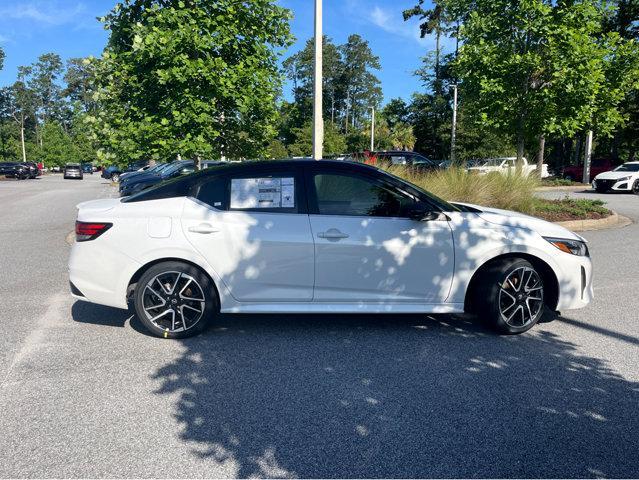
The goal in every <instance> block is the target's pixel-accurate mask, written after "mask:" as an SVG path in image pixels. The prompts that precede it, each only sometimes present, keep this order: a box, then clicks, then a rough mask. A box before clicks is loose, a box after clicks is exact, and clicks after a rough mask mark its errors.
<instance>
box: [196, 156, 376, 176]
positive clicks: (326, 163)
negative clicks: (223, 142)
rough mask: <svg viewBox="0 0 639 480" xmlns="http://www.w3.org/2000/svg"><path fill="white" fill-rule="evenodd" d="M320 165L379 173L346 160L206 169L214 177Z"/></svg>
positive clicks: (286, 161)
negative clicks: (224, 174)
mask: <svg viewBox="0 0 639 480" xmlns="http://www.w3.org/2000/svg"><path fill="white" fill-rule="evenodd" d="M313 165H322V166H323V167H330V168H337V169H341V170H360V171H361V170H368V171H371V172H377V171H379V169H378V168H376V167H374V166H372V165H366V164H364V163H361V162H352V161H348V160H328V159H322V160H313V159H283V160H253V161H250V162H241V163H224V164H221V165H217V166H216V167H215V168H214V169H207V170H205V172H208V175H216V174H219V173H221V172H228V173H242V172H244V171H246V172H251V173H252V172H259V171H263V170H269V169H272V168H277V169H282V168H295V167H300V166H313Z"/></svg>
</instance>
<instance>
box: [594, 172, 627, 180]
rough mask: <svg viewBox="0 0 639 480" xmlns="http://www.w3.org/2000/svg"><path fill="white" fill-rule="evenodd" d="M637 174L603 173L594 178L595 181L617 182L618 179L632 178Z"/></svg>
mask: <svg viewBox="0 0 639 480" xmlns="http://www.w3.org/2000/svg"><path fill="white" fill-rule="evenodd" d="M636 174H637V172H614V171H610V172H603V173H600V174H599V175H597V176H596V177H595V180H617V179H618V178H624V177H632V176H633V175H636Z"/></svg>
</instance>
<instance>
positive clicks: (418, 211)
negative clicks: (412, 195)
mask: <svg viewBox="0 0 639 480" xmlns="http://www.w3.org/2000/svg"><path fill="white" fill-rule="evenodd" d="M440 216H441V214H440V213H439V212H435V211H433V210H430V209H429V208H428V206H426V205H425V204H423V203H418V204H417V205H415V208H413V209H412V210H411V211H410V212H408V218H410V219H411V220H414V221H416V222H432V221H434V220H438V219H439V218H440Z"/></svg>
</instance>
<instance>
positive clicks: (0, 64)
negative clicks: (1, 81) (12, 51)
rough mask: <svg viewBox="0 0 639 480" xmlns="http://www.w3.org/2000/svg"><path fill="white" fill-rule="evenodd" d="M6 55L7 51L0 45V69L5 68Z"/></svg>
mask: <svg viewBox="0 0 639 480" xmlns="http://www.w3.org/2000/svg"><path fill="white" fill-rule="evenodd" d="M4 57H5V53H4V50H3V48H2V47H0V70H2V69H3V68H4Z"/></svg>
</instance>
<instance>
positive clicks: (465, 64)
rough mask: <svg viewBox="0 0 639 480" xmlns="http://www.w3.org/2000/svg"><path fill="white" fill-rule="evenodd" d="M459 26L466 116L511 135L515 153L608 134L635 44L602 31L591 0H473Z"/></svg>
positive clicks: (602, 13)
mask: <svg viewBox="0 0 639 480" xmlns="http://www.w3.org/2000/svg"><path fill="white" fill-rule="evenodd" d="M467 4H468V7H469V9H470V13H469V14H468V16H467V18H466V20H465V23H464V25H463V26H462V27H461V29H460V40H462V41H463V44H462V46H461V48H460V52H459V56H458V58H457V60H456V61H455V70H456V72H457V74H458V75H459V76H460V78H461V79H462V95H461V96H462V98H469V99H471V101H469V102H467V107H468V114H469V115H471V116H472V117H473V118H475V119H476V120H477V121H479V123H480V124H481V125H482V126H483V127H488V128H491V129H493V130H495V131H496V132H499V133H502V134H504V135H512V136H514V137H515V139H516V143H517V157H518V158H521V157H523V155H524V149H525V145H526V143H527V142H532V141H533V140H539V150H540V155H539V159H540V160H541V159H543V145H544V142H545V137H546V136H547V135H550V134H554V135H572V134H574V133H575V132H577V131H579V130H580V129H585V128H591V127H592V125H593V124H594V123H596V124H597V126H598V128H599V130H600V131H601V132H604V133H607V132H610V131H611V129H612V128H614V126H615V125H617V124H618V123H619V122H620V121H621V120H622V117H621V115H619V112H618V105H619V102H620V100H621V99H622V98H623V95H624V91H626V90H627V85H628V76H629V72H631V71H632V68H628V65H626V63H627V62H628V61H629V59H630V58H631V57H632V50H633V46H632V45H630V44H628V43H624V42H623V40H621V39H620V38H619V36H618V35H616V34H605V33H603V32H602V29H601V26H602V21H603V19H604V17H605V10H604V7H603V6H602V5H601V4H600V3H599V2H598V1H596V0H582V1H579V2H573V1H568V0H565V1H559V2H549V1H544V0H523V1H521V2H511V1H510V0H474V1H473V2H468V3H467Z"/></svg>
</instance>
